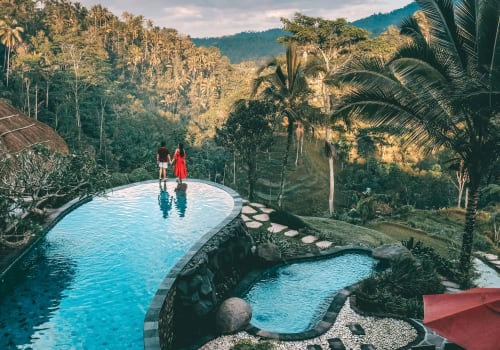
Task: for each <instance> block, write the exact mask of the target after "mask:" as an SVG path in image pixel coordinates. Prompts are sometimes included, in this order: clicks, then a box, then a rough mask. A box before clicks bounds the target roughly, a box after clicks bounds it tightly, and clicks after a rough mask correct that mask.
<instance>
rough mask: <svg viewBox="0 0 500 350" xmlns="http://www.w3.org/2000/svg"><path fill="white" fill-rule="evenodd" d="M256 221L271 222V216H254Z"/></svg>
mask: <svg viewBox="0 0 500 350" xmlns="http://www.w3.org/2000/svg"><path fill="white" fill-rule="evenodd" d="M253 219H254V220H257V221H269V215H267V214H258V215H254V216H253Z"/></svg>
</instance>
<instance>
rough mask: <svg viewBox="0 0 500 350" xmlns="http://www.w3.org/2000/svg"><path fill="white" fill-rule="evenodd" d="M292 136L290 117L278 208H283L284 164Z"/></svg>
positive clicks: (284, 164) (284, 163) (286, 161)
mask: <svg viewBox="0 0 500 350" xmlns="http://www.w3.org/2000/svg"><path fill="white" fill-rule="evenodd" d="M292 138H293V122H292V121H290V118H289V122H288V127H287V140H286V149H285V154H284V155H283V164H282V165H281V174H280V191H279V193H278V207H279V208H280V209H283V192H284V190H285V172H286V165H287V163H288V154H289V153H290V145H291V144H292Z"/></svg>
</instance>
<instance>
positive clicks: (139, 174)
mask: <svg viewBox="0 0 500 350" xmlns="http://www.w3.org/2000/svg"><path fill="white" fill-rule="evenodd" d="M128 177H129V179H130V182H139V181H144V180H149V179H151V178H152V176H151V174H150V173H149V172H148V171H147V170H146V169H144V168H137V169H134V170H132V172H131V173H130V174H129V176H128Z"/></svg>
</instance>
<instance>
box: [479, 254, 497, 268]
mask: <svg viewBox="0 0 500 350" xmlns="http://www.w3.org/2000/svg"><path fill="white" fill-rule="evenodd" d="M476 253H477V255H479V256H481V258H482V260H483V261H485V262H486V263H487V264H488V265H489V266H491V267H493V268H494V269H495V270H496V272H500V259H499V258H498V255H495V254H489V253H485V252H476Z"/></svg>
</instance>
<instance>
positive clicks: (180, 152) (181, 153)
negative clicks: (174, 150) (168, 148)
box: [179, 143, 184, 157]
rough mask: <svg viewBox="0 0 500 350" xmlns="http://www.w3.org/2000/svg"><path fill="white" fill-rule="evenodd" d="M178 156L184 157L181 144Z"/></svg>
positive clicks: (180, 144)
mask: <svg viewBox="0 0 500 350" xmlns="http://www.w3.org/2000/svg"><path fill="white" fill-rule="evenodd" d="M179 155H180V156H181V157H184V145H183V144H182V143H179Z"/></svg>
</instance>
